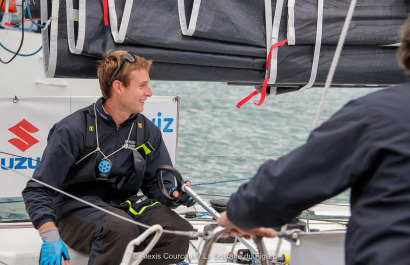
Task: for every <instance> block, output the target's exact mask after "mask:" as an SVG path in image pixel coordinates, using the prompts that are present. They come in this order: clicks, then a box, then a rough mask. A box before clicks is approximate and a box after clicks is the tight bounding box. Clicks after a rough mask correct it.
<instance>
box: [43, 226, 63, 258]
mask: <svg viewBox="0 0 410 265" xmlns="http://www.w3.org/2000/svg"><path fill="white" fill-rule="evenodd" d="M55 230H57V229H55ZM46 231H47V230H46ZM53 232H54V231H53ZM42 233H43V232H42ZM54 233H55V232H54ZM40 235H41V234H40ZM57 235H58V232H57ZM42 237H43V236H42ZM43 239H44V237H43ZM61 256H62V257H63V258H64V259H65V260H69V259H70V256H69V255H68V250H67V248H66V246H65V245H64V243H63V241H62V240H61V238H60V236H59V235H58V240H57V241H46V240H43V245H42V246H41V251H40V265H61Z"/></svg>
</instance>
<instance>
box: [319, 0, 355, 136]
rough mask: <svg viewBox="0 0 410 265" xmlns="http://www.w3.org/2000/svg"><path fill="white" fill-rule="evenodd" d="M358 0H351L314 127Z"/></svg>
mask: <svg viewBox="0 0 410 265" xmlns="http://www.w3.org/2000/svg"><path fill="white" fill-rule="evenodd" d="M356 2H357V0H352V1H351V2H350V6H349V10H348V11H347V15H346V20H345V23H344V25H343V29H342V33H341V34H340V38H339V42H338V43H337V47H336V51H335V54H334V56H333V60H332V64H331V65H330V69H329V73H328V75H327V78H326V82H325V88H324V90H323V94H322V98H321V99H320V103H319V107H318V110H317V113H316V117H315V120H314V122H313V129H315V128H316V127H317V126H318V123H319V119H320V115H321V113H322V110H323V105H324V102H325V99H326V96H327V92H328V90H329V87H330V85H331V84H332V80H333V76H334V74H335V71H336V67H337V63H338V62H339V58H340V54H341V53H342V49H343V45H344V42H345V40H346V35H347V30H348V28H349V25H350V21H351V20H352V17H353V13H354V10H355V7H356Z"/></svg>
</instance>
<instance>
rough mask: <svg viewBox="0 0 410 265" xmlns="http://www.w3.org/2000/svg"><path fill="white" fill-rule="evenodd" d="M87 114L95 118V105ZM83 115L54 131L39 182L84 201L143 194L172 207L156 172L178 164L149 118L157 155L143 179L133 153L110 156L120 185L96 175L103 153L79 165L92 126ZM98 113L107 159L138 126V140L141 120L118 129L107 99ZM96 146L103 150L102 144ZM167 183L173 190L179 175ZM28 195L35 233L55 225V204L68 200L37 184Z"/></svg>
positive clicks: (147, 137) (29, 185)
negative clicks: (109, 110) (136, 172)
mask: <svg viewBox="0 0 410 265" xmlns="http://www.w3.org/2000/svg"><path fill="white" fill-rule="evenodd" d="M86 110H88V111H89V112H90V113H92V114H93V115H94V107H93V105H91V106H89V107H87V108H86ZM83 111H84V109H83V110H79V111H77V112H75V113H73V114H71V115H69V116H67V117H66V118H64V119H62V120H61V121H59V122H58V123H56V124H55V125H54V127H53V128H52V129H51V130H50V134H49V138H48V142H47V146H46V148H45V150H44V153H43V156H42V158H41V162H40V164H39V165H38V167H37V168H36V170H35V171H34V174H33V178H35V179H38V180H40V181H43V182H45V183H47V184H49V185H52V186H53V187H56V188H59V189H62V190H64V191H66V192H69V193H70V194H73V195H75V196H78V197H82V198H86V197H87V196H97V197H98V198H100V199H102V200H103V201H106V202H109V203H110V202H113V201H116V202H121V201H124V200H125V199H126V198H127V197H129V196H132V195H135V194H137V193H138V191H139V190H141V191H142V192H143V193H144V195H146V196H147V197H148V198H150V199H155V200H158V201H160V202H162V203H164V204H167V203H168V201H167V200H166V199H165V197H164V196H162V195H161V193H160V191H159V188H158V185H157V183H156V170H157V167H158V166H159V165H172V162H171V159H170V157H169V154H168V151H167V149H166V146H165V143H164V141H163V139H162V136H161V131H160V130H159V129H158V127H157V126H155V125H154V124H153V123H152V122H151V121H150V120H148V119H147V118H146V117H144V127H145V133H144V136H145V137H144V138H145V139H144V143H145V142H149V143H150V144H151V145H152V146H153V147H154V151H153V152H152V153H150V154H149V155H148V156H147V157H146V168H145V173H144V174H142V175H139V176H138V174H137V175H136V174H135V168H134V159H133V151H132V150H130V149H122V150H120V151H118V152H117V153H115V154H114V155H112V156H110V157H109V159H110V161H111V162H112V173H111V175H110V177H109V178H110V181H111V180H115V181H111V182H107V181H101V180H97V179H96V174H95V173H96V166H97V164H98V162H99V161H100V160H101V159H102V155H101V154H100V153H99V152H95V153H94V154H93V155H91V156H89V157H87V159H85V160H84V161H81V162H79V163H78V165H76V162H77V161H78V160H79V159H80V158H81V157H82V156H83V155H84V149H85V139H86V127H87V126H86V124H85V119H84V114H83ZM96 113H97V125H98V139H99V145H100V148H101V150H102V152H103V153H104V154H105V155H106V156H108V155H109V154H111V153H113V152H114V151H116V150H118V149H119V148H120V147H121V146H122V145H123V144H124V143H125V142H126V140H127V139H128V135H129V134H130V130H131V127H132V124H134V126H133V129H132V134H131V137H130V140H134V141H135V140H136V137H135V133H136V127H137V125H135V120H136V116H137V115H132V116H131V117H130V118H129V119H128V120H127V121H125V122H124V123H123V124H121V125H120V126H119V127H117V125H116V124H115V122H114V120H113V119H112V117H111V116H110V115H108V114H107V113H106V112H105V111H104V109H103V107H102V99H99V100H98V101H97V102H96ZM138 115H142V114H138ZM94 142H95V147H97V145H96V139H95V141H94ZM134 144H135V142H134ZM163 178H164V183H165V186H166V187H167V188H168V189H171V188H172V186H173V182H174V180H173V176H172V175H170V174H164V176H163ZM113 183H114V184H113ZM22 194H23V198H24V201H25V204H26V209H27V212H28V213H29V216H30V219H31V221H32V222H33V224H34V227H35V228H39V227H40V226H41V225H42V224H44V223H45V222H48V221H52V222H55V221H56V216H55V208H58V207H56V206H55V204H57V206H58V204H61V203H63V202H64V200H66V199H68V198H67V197H66V196H62V195H61V194H59V193H58V192H56V191H54V190H52V189H50V188H47V187H45V186H43V185H41V184H39V183H37V182H35V181H33V180H30V181H28V183H27V187H26V188H25V189H24V190H23V193H22ZM79 204H81V203H79Z"/></svg>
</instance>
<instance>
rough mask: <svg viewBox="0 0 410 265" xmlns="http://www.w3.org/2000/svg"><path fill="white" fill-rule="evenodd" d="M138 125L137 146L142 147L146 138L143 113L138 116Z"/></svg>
mask: <svg viewBox="0 0 410 265" xmlns="http://www.w3.org/2000/svg"><path fill="white" fill-rule="evenodd" d="M135 125H137V129H136V132H137V139H136V142H137V145H136V146H140V145H142V144H143V143H144V138H145V128H144V127H145V124H144V115H142V114H141V113H138V114H137V120H136V124H135ZM135 125H134V126H135Z"/></svg>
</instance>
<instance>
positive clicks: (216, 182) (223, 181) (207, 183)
mask: <svg viewBox="0 0 410 265" xmlns="http://www.w3.org/2000/svg"><path fill="white" fill-rule="evenodd" d="M249 179H251V178H244V179H232V180H222V181H214V182H205V183H197V184H191V187H193V186H201V185H210V184H219V183H226V182H234V181H242V180H249Z"/></svg>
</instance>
